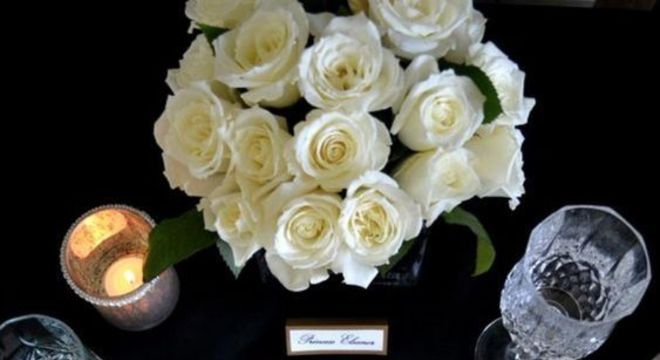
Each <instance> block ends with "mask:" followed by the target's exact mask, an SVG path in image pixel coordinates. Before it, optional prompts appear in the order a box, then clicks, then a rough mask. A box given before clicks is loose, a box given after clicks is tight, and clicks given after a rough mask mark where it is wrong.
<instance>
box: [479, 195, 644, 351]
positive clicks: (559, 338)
mask: <svg viewBox="0 0 660 360" xmlns="http://www.w3.org/2000/svg"><path fill="white" fill-rule="evenodd" d="M650 280H651V266H650V262H649V257H648V252H647V250H646V246H645V244H644V240H643V239H642V237H641V235H640V234H639V233H638V232H637V231H636V230H635V229H634V228H633V227H632V226H631V225H630V224H629V223H628V222H627V221H626V220H625V219H623V218H622V217H621V216H620V215H619V214H617V213H616V212H614V211H613V210H612V209H610V208H607V207H598V206H568V207H564V208H562V209H560V210H559V211H557V212H555V213H553V214H552V215H550V216H549V217H548V218H546V219H545V220H544V221H543V222H541V223H540V224H539V225H538V226H536V228H535V229H534V231H532V234H531V237H530V240H529V244H528V245H527V251H526V253H525V255H524V257H523V258H522V259H521V260H520V261H519V262H518V263H517V264H516V265H515V266H514V267H513V270H511V272H510V273H509V276H508V278H507V280H506V282H505V285H504V289H503V290H502V296H501V300H500V310H501V312H502V318H501V319H498V320H496V321H494V322H493V323H491V324H490V325H489V326H488V327H487V328H486V329H485V330H484V332H483V333H482V334H481V336H480V338H479V340H478V341H477V347H476V350H475V358H476V359H477V360H482V359H483V360H485V359H517V360H527V359H581V358H583V357H585V356H587V355H589V354H591V353H592V352H594V351H596V350H597V349H598V348H599V347H600V346H601V345H602V344H603V343H604V342H605V340H606V339H607V337H608V336H609V334H610V333H611V332H612V330H613V329H614V326H615V325H616V323H617V322H618V321H619V320H621V319H622V318H623V317H625V316H627V315H630V314H631V313H632V312H633V311H634V310H635V308H636V307H637V305H638V304H639V302H640V300H641V298H642V296H643V295H644V292H645V291H646V288H647V287H648V284H649V282H650Z"/></svg>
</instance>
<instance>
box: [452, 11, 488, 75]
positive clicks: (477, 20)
mask: <svg viewBox="0 0 660 360" xmlns="http://www.w3.org/2000/svg"><path fill="white" fill-rule="evenodd" d="M485 32H486V18H485V17H484V15H483V14H482V13H480V12H479V11H477V10H472V13H471V15H470V17H469V18H468V19H467V21H465V23H463V25H461V26H460V27H459V28H458V29H456V32H454V35H452V36H453V37H454V39H455V40H456V44H455V46H454V48H453V49H451V50H449V51H448V52H447V54H445V56H444V58H445V59H447V60H448V61H451V62H453V63H457V64H462V63H464V62H465V59H466V58H467V56H468V51H469V49H470V46H472V45H474V44H478V43H480V42H481V40H482V39H483V38H484V33H485Z"/></svg>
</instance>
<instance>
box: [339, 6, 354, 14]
mask: <svg viewBox="0 0 660 360" xmlns="http://www.w3.org/2000/svg"><path fill="white" fill-rule="evenodd" d="M337 15H338V16H351V15H353V11H351V9H350V8H349V7H348V6H346V5H344V4H342V5H340V6H339V10H337Z"/></svg>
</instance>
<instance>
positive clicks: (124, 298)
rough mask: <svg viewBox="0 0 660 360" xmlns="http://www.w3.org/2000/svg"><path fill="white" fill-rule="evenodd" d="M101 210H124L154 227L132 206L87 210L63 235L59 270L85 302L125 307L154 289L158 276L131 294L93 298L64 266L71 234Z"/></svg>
mask: <svg viewBox="0 0 660 360" xmlns="http://www.w3.org/2000/svg"><path fill="white" fill-rule="evenodd" d="M102 210H125V211H130V212H132V213H135V214H137V215H139V216H142V217H143V218H144V219H145V220H146V221H147V222H148V223H149V225H151V227H152V228H153V227H154V226H156V222H155V221H154V219H153V218H152V217H151V216H150V215H149V214H147V213H146V212H144V211H142V210H139V209H136V208H134V207H132V206H128V205H123V204H108V205H101V206H97V207H95V208H92V209H91V210H88V211H87V212H85V213H84V214H82V215H81V216H80V217H78V219H76V221H74V222H73V224H72V225H71V227H69V230H68V231H67V232H66V235H64V241H62V247H61V249H60V269H61V271H62V274H63V275H64V279H65V280H66V282H67V284H69V287H70V288H71V289H73V291H74V292H75V293H76V294H77V295H78V296H80V297H81V298H83V299H84V300H85V301H87V302H89V303H91V304H93V305H97V306H104V307H120V306H125V305H128V304H131V303H134V302H136V301H138V300H140V299H141V298H142V297H144V295H146V294H147V293H148V292H149V291H151V289H152V288H153V287H154V285H155V284H156V283H157V282H158V281H159V280H160V275H158V276H156V277H155V278H154V279H153V280H151V281H149V282H148V283H145V284H142V285H141V286H140V287H138V288H137V289H135V290H133V291H132V292H130V293H128V294H124V295H121V296H115V297H110V296H104V297H101V296H94V295H90V294H88V293H86V292H85V291H84V290H83V289H81V288H80V287H79V286H78V285H77V284H76V283H75V282H74V281H73V279H72V278H71V275H69V270H68V267H67V265H66V254H67V248H68V246H69V241H70V240H71V234H72V233H73V230H74V229H75V228H76V227H77V226H78V225H79V224H80V222H82V221H83V220H84V219H85V218H87V217H88V216H90V215H92V214H94V213H96V212H99V211H102Z"/></svg>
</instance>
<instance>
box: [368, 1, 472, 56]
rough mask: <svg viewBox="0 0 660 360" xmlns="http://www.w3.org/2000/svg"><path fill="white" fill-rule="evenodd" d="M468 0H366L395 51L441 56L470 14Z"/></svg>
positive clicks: (453, 43) (401, 53) (451, 45)
mask: <svg viewBox="0 0 660 360" xmlns="http://www.w3.org/2000/svg"><path fill="white" fill-rule="evenodd" d="M472 11H473V9H472V1H471V0H445V1H437V0H419V1H409V0H390V1H382V0H369V17H370V18H372V19H373V20H374V21H375V22H376V24H377V25H378V26H379V27H380V29H381V30H382V32H383V33H384V34H385V40H386V44H388V45H389V46H391V47H392V48H393V49H394V51H395V52H396V53H397V55H400V56H402V57H405V58H409V59H412V58H413V57H415V56H416V55H419V54H428V55H432V56H434V57H436V58H437V57H442V56H444V55H445V54H446V53H447V52H448V51H450V50H452V49H455V48H456V47H457V43H458V37H459V36H460V35H459V34H457V33H460V32H461V31H460V30H461V26H463V24H465V23H466V22H467V21H468V19H469V18H470V16H471V14H472Z"/></svg>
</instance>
